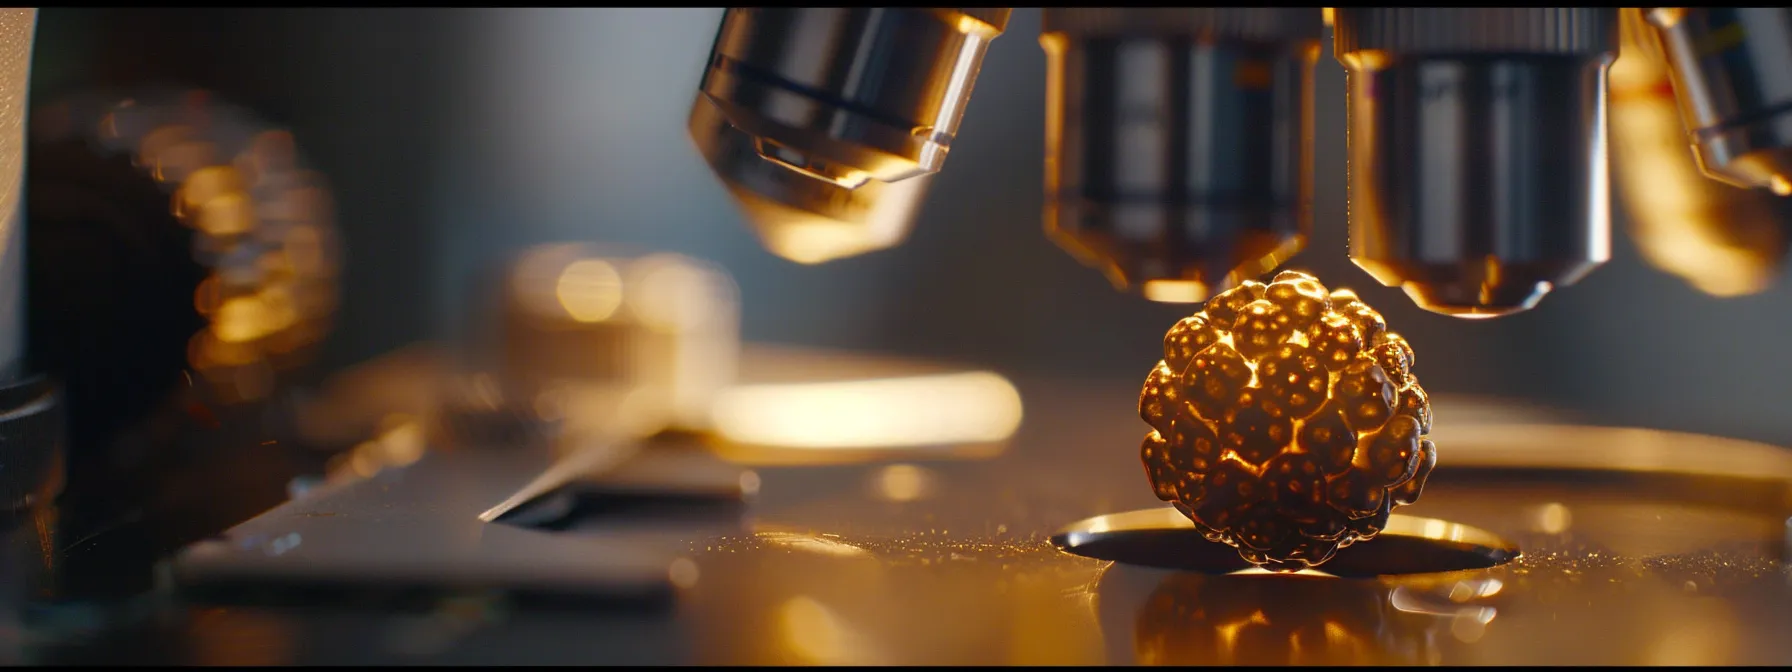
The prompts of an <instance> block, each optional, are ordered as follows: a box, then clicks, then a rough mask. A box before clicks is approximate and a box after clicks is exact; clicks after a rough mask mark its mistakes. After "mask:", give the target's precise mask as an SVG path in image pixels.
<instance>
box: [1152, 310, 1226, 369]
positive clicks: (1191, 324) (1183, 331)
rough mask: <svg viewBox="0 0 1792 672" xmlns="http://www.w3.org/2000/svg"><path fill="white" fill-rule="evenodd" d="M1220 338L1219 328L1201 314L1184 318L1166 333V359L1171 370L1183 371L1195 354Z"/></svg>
mask: <svg viewBox="0 0 1792 672" xmlns="http://www.w3.org/2000/svg"><path fill="white" fill-rule="evenodd" d="M1219 340H1220V332H1219V330H1218V329H1214V328H1213V327H1211V326H1208V324H1207V318H1205V317H1202V316H1200V315H1190V316H1188V317H1185V318H1182V321H1180V322H1177V323H1176V326H1174V327H1170V331H1169V332H1168V333H1166V334H1164V361H1165V362H1167V363H1168V364H1169V365H1170V370H1172V371H1175V372H1177V373H1181V372H1182V371H1183V370H1184V369H1187V368H1188V363H1189V362H1190V361H1193V360H1194V359H1195V355H1198V354H1201V351H1202V350H1206V349H1207V346H1210V345H1213V344H1214V343H1218V342H1219Z"/></svg>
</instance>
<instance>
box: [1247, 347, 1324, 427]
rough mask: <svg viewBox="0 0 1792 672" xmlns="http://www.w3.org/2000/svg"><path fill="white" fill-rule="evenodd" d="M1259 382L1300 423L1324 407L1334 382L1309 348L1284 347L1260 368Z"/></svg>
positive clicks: (1262, 362) (1264, 359)
mask: <svg viewBox="0 0 1792 672" xmlns="http://www.w3.org/2000/svg"><path fill="white" fill-rule="evenodd" d="M1257 382H1258V383H1260V384H1261V385H1262V386H1263V389H1265V390H1267V391H1268V392H1269V395H1270V396H1271V397H1272V398H1275V399H1277V400H1280V401H1281V402H1282V407H1283V408H1284V409H1285V410H1287V411H1288V416H1289V417H1291V418H1294V419H1296V420H1299V419H1302V418H1305V417H1307V416H1309V415H1312V414H1313V413H1314V412H1316V411H1318V410H1319V407H1320V406H1323V405H1324V404H1325V401H1326V396H1327V394H1328V393H1330V391H1331V384H1332V379H1331V376H1330V374H1327V373H1326V371H1325V367H1322V366H1320V365H1319V361H1318V360H1316V359H1314V358H1313V356H1312V355H1311V354H1310V352H1309V349H1308V348H1307V346H1304V345H1301V344H1299V343H1283V344H1282V345H1281V346H1280V347H1278V348H1276V351H1275V352H1273V353H1271V354H1269V355H1268V356H1266V357H1264V358H1263V360H1262V361H1261V362H1260V363H1258V364H1257Z"/></svg>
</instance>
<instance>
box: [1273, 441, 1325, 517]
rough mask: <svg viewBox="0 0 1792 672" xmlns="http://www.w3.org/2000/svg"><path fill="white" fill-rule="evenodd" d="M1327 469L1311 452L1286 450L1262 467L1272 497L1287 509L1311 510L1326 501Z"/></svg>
mask: <svg viewBox="0 0 1792 672" xmlns="http://www.w3.org/2000/svg"><path fill="white" fill-rule="evenodd" d="M1325 476H1326V473H1325V469H1324V468H1323V467H1322V466H1321V465H1320V464H1319V460H1318V459H1316V458H1315V457H1313V456H1311V455H1302V454H1299V453H1283V454H1281V455H1277V456H1276V457H1275V458H1274V459H1272V460H1270V461H1269V463H1268V464H1266V465H1264V467H1263V480H1264V481H1265V482H1267V483H1268V485H1269V496H1270V500H1271V501H1273V502H1275V503H1276V505H1277V506H1280V507H1282V508H1284V509H1288V510H1291V511H1292V510H1310V509H1315V508H1318V507H1319V506H1323V505H1324V504H1325V498H1326V492H1325V486H1326V483H1325Z"/></svg>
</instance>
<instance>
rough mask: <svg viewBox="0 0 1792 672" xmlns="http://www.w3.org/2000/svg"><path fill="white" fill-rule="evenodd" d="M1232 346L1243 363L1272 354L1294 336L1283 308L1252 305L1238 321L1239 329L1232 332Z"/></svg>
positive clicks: (1266, 303) (1263, 303) (1265, 302)
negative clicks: (1244, 360)
mask: <svg viewBox="0 0 1792 672" xmlns="http://www.w3.org/2000/svg"><path fill="white" fill-rule="evenodd" d="M1232 334H1233V335H1234V342H1233V344H1232V347H1234V348H1236V349H1237V350H1238V354H1241V355H1244V356H1245V358H1246V359H1251V360H1255V359H1257V358H1259V357H1262V356H1264V355H1267V354H1269V353H1272V352H1275V350H1276V347H1277V346H1279V345H1281V344H1282V342H1284V341H1286V340H1288V337H1289V336H1292V335H1294V327H1293V326H1292V325H1291V324H1290V323H1289V322H1288V317H1287V315H1285V314H1283V312H1282V307H1281V306H1278V305H1276V304H1274V303H1271V302H1270V301H1269V300H1268V299H1262V300H1257V301H1252V302H1251V303H1250V304H1249V305H1246V306H1245V307H1244V312H1243V314H1241V315H1239V317H1238V326H1237V327H1236V328H1234V329H1233V330H1232Z"/></svg>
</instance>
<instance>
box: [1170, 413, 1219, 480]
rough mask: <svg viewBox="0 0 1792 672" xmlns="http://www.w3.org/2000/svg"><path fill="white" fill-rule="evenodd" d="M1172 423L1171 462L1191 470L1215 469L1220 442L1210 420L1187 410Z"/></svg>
mask: <svg viewBox="0 0 1792 672" xmlns="http://www.w3.org/2000/svg"><path fill="white" fill-rule="evenodd" d="M1170 425H1171V426H1170V433H1169V435H1168V439H1169V441H1170V445H1171V449H1170V452H1169V453H1168V457H1169V458H1170V464H1171V465H1172V466H1173V467H1175V468H1176V469H1177V470H1179V471H1182V472H1184V473H1188V474H1195V475H1199V474H1205V473H1207V472H1210V471H1213V468H1214V467H1215V466H1216V465H1217V464H1218V463H1219V459H1220V442H1219V438H1218V437H1216V436H1214V433H1213V430H1211V429H1208V428H1207V423H1206V422H1204V421H1202V420H1201V419H1200V418H1197V417H1195V416H1194V414H1193V413H1189V412H1187V411H1186V410H1184V412H1182V413H1178V414H1177V415H1176V419H1175V420H1174V421H1172V422H1171V423H1170Z"/></svg>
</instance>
